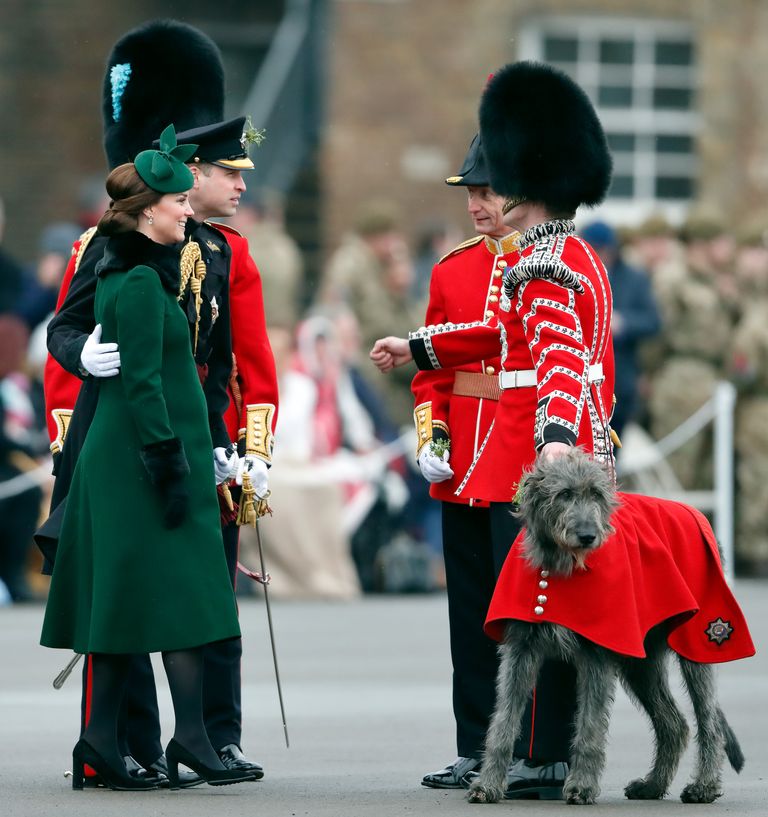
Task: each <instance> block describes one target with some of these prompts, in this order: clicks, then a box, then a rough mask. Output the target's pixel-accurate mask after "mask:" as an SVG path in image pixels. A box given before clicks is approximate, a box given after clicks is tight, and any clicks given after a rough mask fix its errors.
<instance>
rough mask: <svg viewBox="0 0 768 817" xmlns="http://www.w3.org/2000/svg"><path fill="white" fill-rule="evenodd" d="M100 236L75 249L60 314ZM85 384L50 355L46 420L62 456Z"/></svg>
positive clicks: (46, 374)
mask: <svg viewBox="0 0 768 817" xmlns="http://www.w3.org/2000/svg"><path fill="white" fill-rule="evenodd" d="M95 233H96V228H95V227H91V228H90V229H89V230H86V231H85V232H84V233H83V234H82V235H81V236H80V238H78V239H77V241H75V243H74V244H73V246H72V254H71V256H70V258H69V262H68V263H67V268H66V269H65V270H64V277H63V278H62V281H61V287H60V289H59V297H58V299H57V300H56V312H58V311H59V308H60V307H61V305H62V303H64V299H65V298H66V297H67V292H69V285H70V284H71V283H72V276H73V275H74V274H75V272H77V268H78V267H79V265H80V259H81V258H82V257H83V253H84V252H85V249H86V247H87V246H88V243H89V242H90V240H91V238H93V236H94V234H95ZM82 382H83V381H82V380H80V378H79V377H75V375H73V374H70V373H69V372H68V371H67V370H66V369H64V368H63V367H62V366H61V365H59V363H57V361H56V359H55V358H54V357H53V356H52V355H48V357H47V358H46V360H45V368H44V369H43V390H44V393H45V409H46V410H45V418H46V423H47V426H48V438H49V439H50V441H51V452H52V453H54V454H58V453H59V452H60V451H61V447H62V445H63V444H64V437H65V436H66V433H67V426H68V424H69V418H70V417H71V416H72V410H73V409H74V407H75V401H76V400H77V395H78V393H79V392H80V386H81V385H82Z"/></svg>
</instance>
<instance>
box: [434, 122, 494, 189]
mask: <svg viewBox="0 0 768 817" xmlns="http://www.w3.org/2000/svg"><path fill="white" fill-rule="evenodd" d="M445 183H446V184H450V185H453V186H454V187H470V186H471V187H488V186H489V185H490V181H489V180H488V166H487V164H486V161H485V154H484V153H483V141H482V139H481V138H480V134H479V133H476V134H475V135H474V136H473V137H472V141H471V142H470V145H469V150H467V155H466V156H465V157H464V163H463V164H462V166H461V169H460V170H459V172H458V173H457V174H456V175H455V176H449V177H448V178H447V179H446V180H445Z"/></svg>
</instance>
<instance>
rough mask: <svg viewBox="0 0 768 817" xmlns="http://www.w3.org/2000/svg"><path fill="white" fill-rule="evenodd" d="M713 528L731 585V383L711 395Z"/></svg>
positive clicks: (719, 386) (733, 391)
mask: <svg viewBox="0 0 768 817" xmlns="http://www.w3.org/2000/svg"><path fill="white" fill-rule="evenodd" d="M713 399H714V403H715V411H714V429H713V435H714V471H715V474H714V488H715V491H714V493H715V498H714V499H715V501H714V528H715V536H717V541H718V542H719V544H720V547H721V549H722V551H723V560H724V562H725V565H724V567H725V576H726V579H727V580H728V583H729V584H730V583H731V582H732V581H733V560H734V543H733V496H734V483H735V479H734V468H733V411H734V406H735V405H736V389H735V388H734V386H733V385H732V384H731V383H728V382H726V381H720V382H719V383H718V384H717V386H716V387H715V394H714V397H713Z"/></svg>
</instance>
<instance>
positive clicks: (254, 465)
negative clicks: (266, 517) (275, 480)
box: [235, 454, 269, 499]
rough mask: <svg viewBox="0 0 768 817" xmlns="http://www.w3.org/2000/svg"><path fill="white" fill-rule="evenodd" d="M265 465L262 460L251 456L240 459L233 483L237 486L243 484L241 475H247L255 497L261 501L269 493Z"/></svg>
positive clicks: (247, 455)
mask: <svg viewBox="0 0 768 817" xmlns="http://www.w3.org/2000/svg"><path fill="white" fill-rule="evenodd" d="M267 470H268V469H267V464H266V462H264V460H262V459H259V458H258V457H254V455H253V454H246V455H245V456H244V457H241V458H240V462H239V463H238V466H237V474H236V475H235V482H236V483H237V484H238V485H242V484H243V474H248V476H249V477H250V478H251V484H252V485H253V489H254V491H256V496H257V497H259V499H263V498H264V497H265V496H266V495H267V492H268V491H269V483H268V481H267Z"/></svg>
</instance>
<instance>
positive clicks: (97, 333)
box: [80, 323, 120, 377]
mask: <svg viewBox="0 0 768 817" xmlns="http://www.w3.org/2000/svg"><path fill="white" fill-rule="evenodd" d="M80 364H81V365H82V367H83V369H84V370H85V371H86V372H88V374H92V375H93V376H94V377H112V376H113V375H116V374H118V372H119V370H120V352H118V350H117V344H116V343H102V342H101V324H100V323H97V324H96V326H95V328H94V330H93V332H91V334H90V335H88V340H86V342H85V346H83V351H82V352H80Z"/></svg>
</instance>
